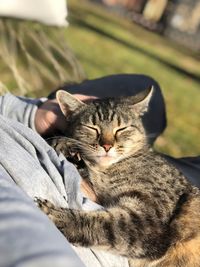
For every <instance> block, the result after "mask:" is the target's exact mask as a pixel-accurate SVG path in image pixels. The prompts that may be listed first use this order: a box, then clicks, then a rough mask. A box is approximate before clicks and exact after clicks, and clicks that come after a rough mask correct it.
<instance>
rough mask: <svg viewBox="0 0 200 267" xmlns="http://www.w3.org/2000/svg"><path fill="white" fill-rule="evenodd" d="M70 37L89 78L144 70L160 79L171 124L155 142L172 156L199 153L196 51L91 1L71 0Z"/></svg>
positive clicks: (199, 74)
mask: <svg viewBox="0 0 200 267" xmlns="http://www.w3.org/2000/svg"><path fill="white" fill-rule="evenodd" d="M69 14H70V17H69V21H70V26H69V27H68V28H67V30H66V40H67V43H68V44H69V45H70V47H71V49H72V50H73V51H74V53H75V54H76V56H77V58H78V59H79V61H80V63H81V64H82V66H83V68H84V70H85V72H86V74H87V76H88V78H97V77H100V76H104V75H109V74H115V73H143V74H147V75H150V76H152V77H153V78H154V79H156V80H157V81H158V82H159V84H160V85H161V87H162V89H163V93H164V97H165V100H166V105H167V115H168V127H167V129H166V131H165V133H164V134H163V136H162V137H160V138H159V140H158V141H157V144H156V146H157V148H158V149H159V150H160V151H163V152H165V153H170V154H171V155H173V156H177V157H179V156H187V155H197V154H200V142H199V141H198V140H199V134H200V104H199V103H200V83H199V81H200V63H199V59H198V55H194V53H192V52H190V51H187V50H186V49H184V48H181V47H180V46H177V45H175V44H174V43H172V42H170V41H169V40H166V39H165V38H163V37H162V36H159V35H157V34H154V33H151V32H149V31H147V30H145V29H143V28H141V27H140V26H137V25H135V24H133V23H131V22H129V21H127V20H126V19H124V18H121V17H118V16H116V15H113V14H111V13H110V12H108V11H105V9H103V8H102V7H100V6H96V5H95V4H92V3H89V2H87V1H84V0H82V1H77V0H76V1H75V0H73V1H72V0H71V1H69Z"/></svg>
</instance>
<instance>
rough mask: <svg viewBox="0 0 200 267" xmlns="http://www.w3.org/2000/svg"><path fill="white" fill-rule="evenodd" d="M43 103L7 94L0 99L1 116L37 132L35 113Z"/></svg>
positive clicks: (39, 100) (38, 100)
mask: <svg viewBox="0 0 200 267" xmlns="http://www.w3.org/2000/svg"><path fill="white" fill-rule="evenodd" d="M44 101H45V99H44ZM41 103H42V99H32V98H25V97H18V96H14V95H12V94H10V93H7V94H5V95H4V96H1V97H0V114H1V115H3V116H4V117H6V118H9V119H11V120H15V121H19V122H21V123H23V124H24V125H26V126H28V127H30V128H32V129H33V130H35V113H36V111H37V108H38V106H39V105H40V104H41Z"/></svg>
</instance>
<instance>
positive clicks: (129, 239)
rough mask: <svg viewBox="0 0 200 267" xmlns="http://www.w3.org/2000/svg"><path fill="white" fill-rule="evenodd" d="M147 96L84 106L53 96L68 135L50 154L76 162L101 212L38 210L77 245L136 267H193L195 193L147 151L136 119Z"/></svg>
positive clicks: (199, 218)
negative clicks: (78, 160)
mask: <svg viewBox="0 0 200 267" xmlns="http://www.w3.org/2000/svg"><path fill="white" fill-rule="evenodd" d="M153 93H154V89H153V88H150V89H148V90H145V91H143V92H141V93H139V94H138V95H136V96H132V97H121V98H116V99H115V98H107V99H96V100H93V101H92V102H91V103H83V102H81V101H79V100H77V99H76V98H74V97H73V96H72V95H70V94H69V93H67V92H65V91H62V90H60V91H58V93H57V100H58V102H59V104H60V107H61V110H62V111H63V113H64V114H65V116H66V123H68V124H69V127H68V131H67V132H66V138H61V139H59V138H58V139H56V140H55V141H54V147H55V148H56V149H57V150H58V149H61V150H62V152H64V153H65V152H66V153H69V154H70V153H77V154H79V155H80V157H81V158H82V160H83V161H84V164H85V166H86V167H87V173H88V179H89V182H90V184H91V186H92V188H93V190H94V192H95V193H96V195H97V197H98V202H99V203H100V204H101V205H102V206H103V207H104V208H105V209H104V210H99V211H90V212H87V211H81V210H72V209H62V208H59V207H54V206H53V205H52V204H51V203H50V202H48V201H47V200H38V205H39V206H40V208H41V209H42V210H43V211H44V212H45V213H46V214H47V215H48V216H49V217H50V218H51V219H52V220H53V221H54V223H55V224H56V225H57V227H58V228H59V229H60V230H61V231H62V233H63V234H64V235H65V236H66V237H67V239H68V240H69V241H70V242H71V243H73V244H75V245H78V246H84V247H96V248H99V249H103V250H106V251H110V252H112V253H118V254H120V255H122V256H126V257H128V258H130V259H131V261H132V264H133V266H135V267H147V266H148V267H150V266H151V267H199V266H200V192H199V190H198V189H197V188H196V187H194V186H192V185H191V184H190V183H189V182H188V181H187V179H186V178H185V177H184V175H183V174H182V173H181V172H180V171H179V170H177V169H176V168H175V167H174V166H173V165H171V163H169V162H168V161H167V160H166V159H165V157H164V156H163V155H161V154H159V153H157V152H154V151H153V150H152V149H151V147H150V145H149V138H150V137H149V136H148V135H147V134H146V132H145V129H144V126H143V123H142V116H143V114H144V113H145V112H148V107H149V103H150V101H151V98H152V95H153Z"/></svg>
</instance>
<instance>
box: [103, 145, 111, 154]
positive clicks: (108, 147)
mask: <svg viewBox="0 0 200 267" xmlns="http://www.w3.org/2000/svg"><path fill="white" fill-rule="evenodd" d="M102 147H103V148H104V149H105V151H106V152H108V151H109V150H110V149H111V148H112V145H110V144H104V145H102Z"/></svg>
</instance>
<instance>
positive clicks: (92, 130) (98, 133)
mask: <svg viewBox="0 0 200 267" xmlns="http://www.w3.org/2000/svg"><path fill="white" fill-rule="evenodd" d="M82 126H83V127H84V128H86V129H87V130H89V131H91V132H93V133H95V134H96V136H97V138H98V137H99V136H100V129H99V127H98V126H96V125H92V126H91V125H87V124H82Z"/></svg>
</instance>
